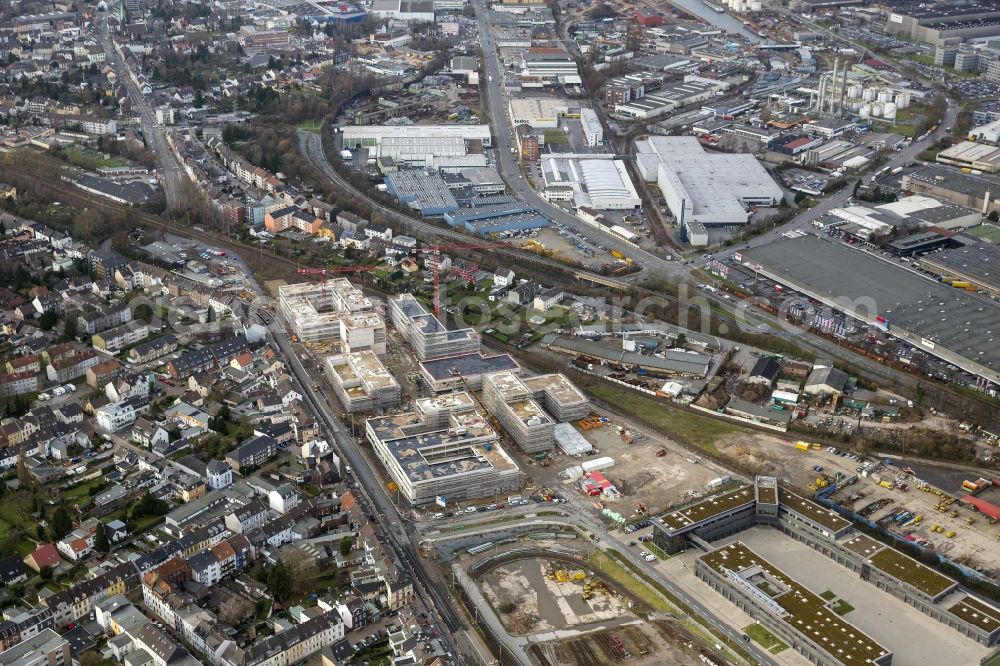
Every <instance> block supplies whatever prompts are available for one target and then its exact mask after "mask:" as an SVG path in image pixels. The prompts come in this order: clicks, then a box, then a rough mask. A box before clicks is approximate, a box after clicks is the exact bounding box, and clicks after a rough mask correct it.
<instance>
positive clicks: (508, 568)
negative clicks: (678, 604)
mask: <svg viewBox="0 0 1000 666" xmlns="http://www.w3.org/2000/svg"><path fill="white" fill-rule="evenodd" d="M556 570H564V571H566V572H568V574H569V575H570V577H573V575H574V574H577V573H579V574H581V580H572V579H571V580H567V581H565V582H559V581H557V580H553V579H552V578H550V575H551V574H553V573H554V572H555V571H556ZM588 584H590V585H595V581H594V579H593V578H592V577H591V576H590V575H588V574H587V573H586V572H584V571H582V570H575V569H573V568H571V567H566V566H564V565H563V564H561V563H555V562H546V561H544V560H519V561H516V562H511V563H509V564H505V565H502V566H499V567H497V568H496V569H493V570H492V571H490V572H489V573H487V574H486V575H484V576H483V577H482V579H481V580H480V581H479V585H480V588H481V589H482V591H483V595H484V596H485V597H486V599H487V600H489V602H490V604H491V605H492V606H493V608H494V609H495V610H496V611H497V614H498V615H499V616H500V620H501V622H503V624H504V627H506V628H507V630H508V631H509V632H510V633H511V634H514V635H520V636H526V635H532V634H538V633H542V632H547V631H555V630H558V629H566V628H568V627H579V628H581V629H587V628H588V627H587V625H595V624H602V623H607V622H614V623H615V624H621V623H624V622H628V621H630V620H634V619H636V617H635V616H634V615H632V614H631V613H629V611H628V601H627V600H626V599H625V598H623V597H620V596H618V594H617V593H616V592H614V591H612V590H610V589H608V587H607V586H605V585H604V583H600V582H597V583H596V587H595V588H594V591H593V596H592V597H591V598H590V599H587V600H585V599H584V590H585V586H586V585H588ZM600 628H603V627H600Z"/></svg>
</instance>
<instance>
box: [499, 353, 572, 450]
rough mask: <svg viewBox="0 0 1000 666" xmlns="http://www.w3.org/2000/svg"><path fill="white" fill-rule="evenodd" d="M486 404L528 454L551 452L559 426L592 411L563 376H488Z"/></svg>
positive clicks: (502, 374) (501, 374)
mask: <svg viewBox="0 0 1000 666" xmlns="http://www.w3.org/2000/svg"><path fill="white" fill-rule="evenodd" d="M483 403H484V404H485V405H486V408H487V409H489V410H490V412H491V413H492V414H493V416H495V417H496V418H497V420H498V421H499V422H500V425H502V426H503V427H504V429H505V430H506V431H507V433H508V434H509V435H510V436H511V437H512V438H513V439H514V441H515V442H517V445H518V446H520V447H521V448H522V449H523V450H524V451H526V452H527V453H538V452H541V451H548V450H549V449H551V448H552V446H553V444H554V443H555V426H556V423H558V422H560V421H570V420H575V419H580V418H583V417H584V416H586V415H587V413H588V411H589V410H590V403H588V402H587V399H586V398H585V397H584V396H583V394H582V393H580V391H579V390H578V389H577V388H576V387H575V386H573V384H572V382H570V381H569V380H568V379H566V377H564V376H563V375H561V374H551V375H537V376H534V377H518V376H517V375H515V374H514V373H513V372H496V373H492V374H489V375H485V376H484V377H483ZM543 405H544V408H543ZM546 410H547V411H546Z"/></svg>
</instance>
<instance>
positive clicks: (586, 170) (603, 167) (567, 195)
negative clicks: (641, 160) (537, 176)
mask: <svg viewBox="0 0 1000 666" xmlns="http://www.w3.org/2000/svg"><path fill="white" fill-rule="evenodd" d="M613 157H614V156H612V155H606V156H600V157H590V156H582V155H546V156H545V157H544V158H543V159H542V178H543V179H544V182H545V190H544V192H543V194H544V196H545V198H546V199H548V200H549V201H569V202H572V204H573V206H574V207H575V208H594V209H597V210H631V209H633V208H638V207H639V206H640V205H641V204H642V199H640V198H639V194H638V193H637V192H636V191H635V186H634V185H632V180H631V179H630V178H629V175H628V170H627V169H626V168H625V163H624V162H622V161H620V160H616V159H614V158H613Z"/></svg>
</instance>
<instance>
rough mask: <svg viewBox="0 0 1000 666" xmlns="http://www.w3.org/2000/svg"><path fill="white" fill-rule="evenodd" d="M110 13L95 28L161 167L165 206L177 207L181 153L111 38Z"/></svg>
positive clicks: (181, 197)
mask: <svg viewBox="0 0 1000 666" xmlns="http://www.w3.org/2000/svg"><path fill="white" fill-rule="evenodd" d="M110 14H111V11H110V8H109V11H105V12H103V13H102V14H101V16H100V18H99V21H98V27H97V34H98V38H99V39H100V42H101V46H102V47H103V48H104V53H105V58H106V60H107V64H108V65H110V66H111V69H112V70H114V72H115V75H116V76H117V77H118V80H119V81H120V82H121V83H122V84H123V85H124V86H125V89H126V90H127V91H128V96H129V99H131V100H132V106H133V108H134V109H135V110H136V111H138V112H139V118H140V119H141V121H142V123H141V124H142V135H143V137H144V138H145V139H146V146H147V147H148V148H149V149H150V151H151V152H152V153H153V156H154V157H155V158H156V164H157V166H158V167H159V169H160V183H161V185H162V187H163V195H164V197H165V199H166V203H167V208H168V209H173V208H177V207H179V206H181V205H182V204H183V203H184V181H185V180H187V175H186V173H185V171H184V166H183V163H182V162H181V159H180V156H179V155H178V154H177V153H176V152H175V151H174V147H173V146H172V145H171V144H170V142H169V141H168V140H167V137H166V134H165V131H164V129H163V128H162V127H160V126H159V125H157V124H156V116H155V115H154V114H153V109H152V108H151V107H150V105H149V101H148V100H147V99H146V97H145V96H144V95H143V94H142V91H141V90H140V89H139V81H138V79H137V78H136V74H135V72H133V71H132V68H131V67H129V64H128V63H127V62H126V61H125V57H124V53H123V52H122V50H121V47H120V46H119V45H118V44H116V43H115V40H114V37H112V35H111V31H110V29H109V28H108V16H109V15H110Z"/></svg>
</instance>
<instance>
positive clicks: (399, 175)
mask: <svg viewBox="0 0 1000 666" xmlns="http://www.w3.org/2000/svg"><path fill="white" fill-rule="evenodd" d="M385 186H386V189H387V190H388V192H389V194H391V195H392V196H394V197H396V199H397V200H398V201H399V202H400V203H403V204H406V205H407V206H409V207H410V208H412V209H413V210H415V211H417V212H419V213H420V215H421V216H422V217H441V216H443V215H446V214H447V213H450V212H452V211H456V210H458V207H459V206H458V202H457V201H456V200H455V196H454V195H453V194H452V193H451V190H450V189H449V188H448V184H447V183H446V182H445V181H444V179H443V178H442V177H441V175H440V174H437V173H428V172H426V171H416V170H412V169H408V170H406V171H396V172H394V173H390V174H388V175H387V176H386V177H385Z"/></svg>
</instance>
